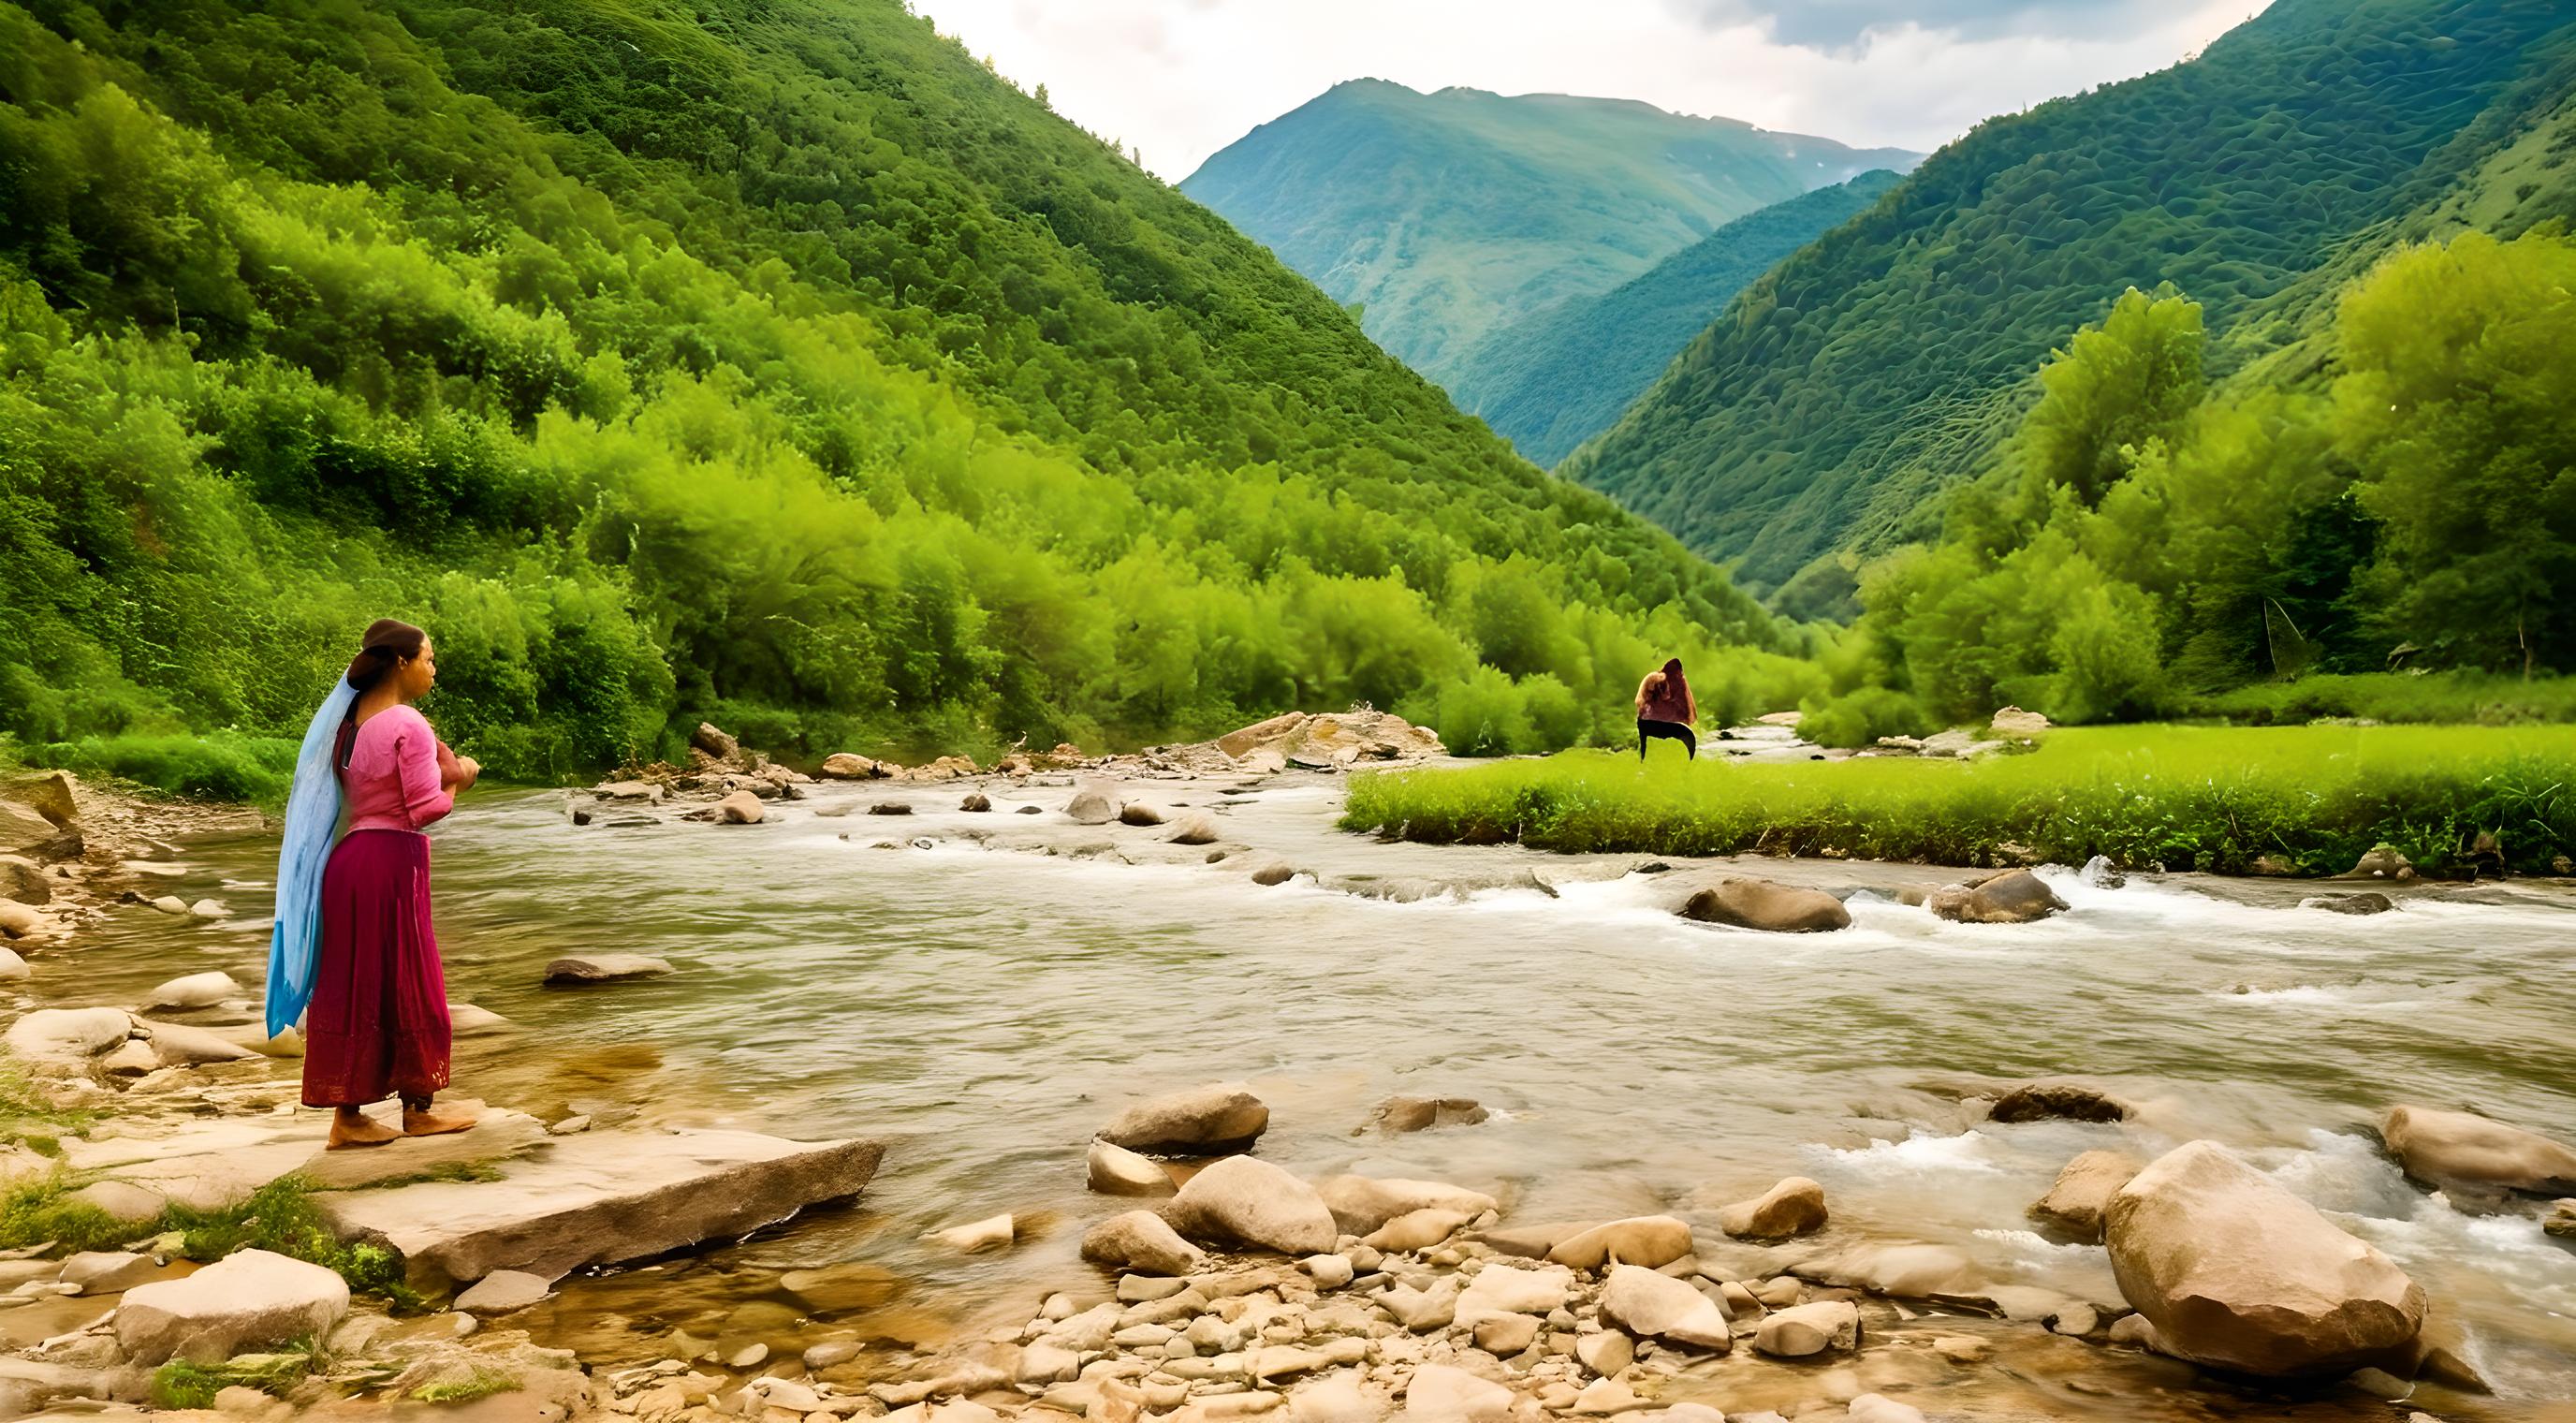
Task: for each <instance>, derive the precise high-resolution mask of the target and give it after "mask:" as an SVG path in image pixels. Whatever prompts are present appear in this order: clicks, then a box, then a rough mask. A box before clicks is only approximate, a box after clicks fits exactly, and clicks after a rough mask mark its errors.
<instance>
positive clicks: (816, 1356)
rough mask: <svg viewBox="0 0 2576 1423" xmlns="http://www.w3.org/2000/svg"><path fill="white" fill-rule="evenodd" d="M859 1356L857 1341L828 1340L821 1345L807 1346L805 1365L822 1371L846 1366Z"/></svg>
mask: <svg viewBox="0 0 2576 1423" xmlns="http://www.w3.org/2000/svg"><path fill="white" fill-rule="evenodd" d="M858 1356H859V1344H858V1341H857V1340H855V1339H826V1340H824V1341H823V1342H822V1343H820V1344H809V1345H807V1346H806V1348H805V1355H804V1363H805V1367H806V1368H808V1369H813V1370H822V1369H828V1368H831V1367H833V1366H835V1365H837V1364H846V1363H848V1362H849V1361H850V1360H852V1359H855V1358H857V1357H858Z"/></svg>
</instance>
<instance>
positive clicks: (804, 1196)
mask: <svg viewBox="0 0 2576 1423" xmlns="http://www.w3.org/2000/svg"><path fill="white" fill-rule="evenodd" d="M437 1140H445V1138H437ZM545 1140H546V1143H547V1144H546V1146H545V1148H544V1150H543V1151H540V1152H535V1153H531V1154H528V1155H524V1156H515V1157H511V1158H508V1159H506V1160H501V1161H498V1162H488V1163H486V1164H487V1165H489V1166H490V1167H491V1169H492V1170H494V1171H496V1172H498V1174H499V1179H498V1180H480V1181H445V1180H432V1181H422V1182H417V1183H415V1184H411V1185H404V1186H389V1187H379V1188H374V1189H366V1190H349V1191H329V1192H325V1193H322V1194H320V1195H318V1196H317V1197H316V1198H315V1199H316V1201H317V1202H319V1203H320V1205H321V1207H322V1210H323V1213H324V1214H325V1215H326V1216H328V1217H329V1218H330V1220H331V1223H332V1225H333V1226H334V1227H335V1228H336V1229H337V1230H338V1231H339V1232H340V1234H341V1235H342V1236H343V1237H344V1238H345V1237H348V1236H352V1235H356V1234H359V1233H363V1232H372V1233H373V1234H375V1235H378V1236H381V1237H383V1238H384V1239H385V1240H386V1241H387V1242H388V1243H390V1244H391V1245H392V1246H393V1247H394V1248H395V1249H396V1250H398V1251H400V1252H401V1254H402V1256H403V1260H404V1264H405V1266H406V1269H407V1274H408V1278H409V1280H410V1282H411V1284H412V1286H413V1288H415V1289H424V1290H437V1289H443V1288H446V1287H447V1286H448V1285H449V1284H450V1283H452V1282H455V1281H459V1280H479V1279H481V1278H483V1277H484V1276H486V1275H489V1274H491V1273H492V1272H493V1271H495V1270H525V1271H527V1272H528V1273H530V1274H532V1275H543V1276H545V1277H546V1278H548V1279H561V1278H562V1277H563V1276H565V1275H567V1274H570V1273H571V1272H573V1271H574V1270H577V1269H580V1268H581V1267H583V1266H585V1265H614V1264H620V1263H623V1262H625V1261H628V1260H639V1259H645V1258H648V1257H651V1256H655V1255H663V1254H667V1253H669V1252H671V1251H674V1250H679V1249H683V1248H685V1247H688V1246H692V1245H695V1244H697V1243H699V1242H700V1241H704V1240H719V1239H730V1238H733V1237H737V1236H741V1235H744V1234H746V1233H748V1232H750V1231H752V1230H754V1229H756V1228H758V1227H760V1226H764V1225H769V1224H771V1223H773V1222H776V1221H781V1220H785V1219H787V1218H788V1217H789V1216H792V1215H794V1214H796V1213H797V1212H798V1211H800V1210H802V1209H804V1208H805V1207H807V1206H810V1205H819V1204H821V1203H823V1202H826V1201H837V1200H846V1199H848V1198H849V1197H851V1196H855V1195H857V1194H858V1193H859V1191H860V1189H861V1188H862V1187H864V1186H866V1185H867V1183H868V1179H869V1178H870V1177H871V1176H873V1175H874V1174H875V1173H876V1168H877V1161H878V1159H879V1158H880V1157H881V1156H883V1155H884V1150H885V1149H884V1148H883V1147H882V1146H880V1145H878V1144H877V1143H875V1142H872V1141H785V1140H781V1139H780V1138H777V1137H773V1136H762V1135H759V1134H757V1133H754V1132H738V1131H658V1132H657V1131H645V1130H624V1129H601V1128H593V1129H592V1130H590V1131H587V1132H583V1133H581V1134H580V1135H578V1136H566V1137H549V1138H545ZM403 1145H406V1146H407V1145H410V1143H404V1144H403ZM396 1149H397V1148H395V1147H387V1148H383V1150H384V1151H393V1150H396ZM338 1154H340V1155H351V1154H358V1155H374V1154H376V1153H345V1152H344V1153H338Z"/></svg>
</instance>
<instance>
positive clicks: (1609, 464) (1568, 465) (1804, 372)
mask: <svg viewBox="0 0 2576 1423" xmlns="http://www.w3.org/2000/svg"><path fill="white" fill-rule="evenodd" d="M2570 34H2571V18H2570V15H2569V12H2568V11H2567V9H2566V7H2564V6H2562V5H2554V4H2547V3H2538V0H2359V3H2352V0H2278V3H2276V4H2274V5H2273V6H2272V7H2271V8H2270V9H2268V10H2266V11H2265V12H2264V13H2263V14H2262V15H2260V16H2259V17H2257V18H2255V19H2253V20H2251V21H2248V22H2247V23H2246V24H2245V25H2243V26H2241V27H2239V28H2238V29H2236V30H2234V31H2233V32H2231V33H2229V34H2228V35H2226V36H2225V37H2223V38H2221V39H2220V40H2219V41H2217V42H2216V43H2214V44H2212V45H2211V46H2210V47H2209V49H2208V50H2207V51H2206V53H2204V54H2203V55H2202V56H2201V57H2199V58H2198V59H2196V60H2193V61H2191V62H2188V63H2184V64H2181V65H2177V66H2175V67H2173V68H2171V69H2167V70H2164V71H2161V72H2159V73H2156V74H2152V75H2148V76H2145V77H2143V78H2140V79H2136V80H2132V81H2129V82H2127V83H2123V84H2117V85H2112V86H2109V87H2106V88H2103V89H2100V90H2097V91H2094V92H2091V93H2088V94H2084V95H2080V96H2077V97H2073V98H2068V99H2061V100H2056V101H2053V102H2050V103H2047V104H2043V105H2041V106H2039V107H2038V108H2036V109H2034V110H2032V111H2030V112H2029V113H2026V114H2020V115H2013V116H2008V117H2004V118H1999V119H1995V120H1992V121H1990V122H1988V123H1986V124H1983V125H1981V126H1980V127H1979V128H1978V129H1977V130H1976V131H1974V132H1973V133H1971V134H1969V135H1968V136H1967V137H1965V138H1963V139H1961V140H1960V141H1958V142H1957V143H1954V144H1952V145H1950V146H1949V147H1947V148H1945V149H1943V150H1942V151H1940V152H1939V153H1937V154H1934V155H1933V156H1932V157H1931V158H1930V159H1927V160H1926V161H1925V162H1924V163H1923V165H1922V166H1921V167H1920V168H1918V169H1917V170H1916V171H1915V172H1914V173H1913V174H1912V175H1911V176H1910V177H1909V178H1908V179H1907V180H1906V181H1905V182H1904V183H1902V184H1900V185H1899V186H1898V187H1897V189H1896V190H1895V192H1894V193H1893V194H1892V195H1890V197H1889V198H1888V199H1887V200H1886V201H1884V202H1882V203H1881V204H1880V205H1878V206H1877V207H1875V208H1873V209H1872V210H1871V211H1870V212H1869V213H1867V214H1865V215H1864V216H1863V217H1862V218H1860V219H1859V220H1857V221H1855V222H1852V223H1850V224H1848V225H1846V226H1844V227H1841V228H1837V229H1835V230H1834V231H1832V232H1830V233H1828V234H1826V235H1825V236H1824V237H1823V238H1822V239H1820V240H1819V241H1817V242H1816V243H1815V244H1814V245H1812V246H1810V247H1808V248H1807V249H1805V250H1804V251H1802V252H1800V253H1798V254H1797V255H1796V256H1794V257H1792V258H1790V259H1789V260H1788V261H1786V262H1784V263H1782V264H1781V265H1780V266H1779V267H1778V268H1776V269H1774V270H1773V271H1772V272H1771V273H1770V274H1769V275H1767V276H1766V277H1764V278H1763V279H1762V280H1761V281H1759V282H1757V283H1756V284H1755V285H1754V286H1752V287H1751V288H1749V289H1748V290H1746V291H1745V292H1744V294H1743V295H1741V296H1740V297H1738V298H1737V300H1736V301H1735V303H1734V304H1733V305H1732V306H1731V307H1730V308H1729V309H1728V310H1727V311H1726V313H1725V314H1724V315H1723V316H1721V317H1720V318H1719V319H1718V320H1717V321H1716V322H1715V323H1713V324H1712V325H1711V326H1710V327H1709V328H1708V329H1707V330H1706V331H1705V332H1703V333H1701V335H1700V336H1699V337H1698V338H1697V339H1696V340H1694V341H1693V342H1692V343H1691V345H1690V347H1689V349H1688V350H1687V351H1686V352H1685V353H1684V354H1683V356H1682V357H1681V359H1679V360H1678V361H1676V362H1675V363H1674V364H1673V366H1672V367H1671V368H1670V369H1669V370H1667V371H1666V372H1665V374H1664V375H1663V376H1662V378H1661V379H1660V380H1658V381H1657V383H1656V385H1655V387H1654V388H1653V389H1652V390H1651V391H1649V392H1648V393H1647V394H1646V395H1645V396H1644V397H1643V398H1642V399H1640V400H1639V401H1638V402H1637V403H1636V404H1635V405H1634V406H1633V407H1631V408H1630V410H1629V411H1628V413H1627V414H1626V415H1625V416H1624V417H1623V418H1622V419H1621V420H1620V422H1619V423H1618V424H1617V425H1615V426H1613V427H1612V428H1611V429H1609V430H1608V431H1605V432H1604V433H1603V434H1601V435H1600V436H1599V437H1597V438H1596V439H1595V440H1593V441H1592V442H1591V443H1590V444H1588V445H1586V446H1585V447H1583V448H1582V449H1580V450H1578V451H1577V452H1576V453H1575V454H1574V455H1573V456H1572V457H1570V458H1569V459H1568V460H1567V461H1566V462H1565V463H1564V464H1563V465H1562V466H1561V467H1560V471H1559V472H1560V473H1564V474H1567V475H1569V476H1571V477H1573V478H1577V479H1580V480H1582V481H1584V482H1586V483H1589V484H1591V485H1593V486H1595V487H1597V488H1601V489H1605V490H1608V491H1610V492H1611V493H1613V494H1615V495H1617V496H1618V497H1619V498H1620V500H1621V501H1622V502H1623V503H1625V504H1627V505H1628V506H1629V507H1630V508H1633V509H1637V510H1639V511H1641V512H1644V513H1646V514H1647V515H1649V516H1650V517H1652V518H1654V519H1655V520H1657V521H1658V522H1660V523H1662V524H1664V525H1665V526H1666V527H1668V528H1671V529H1673V530H1674V531H1675V532H1677V533H1679V534H1681V535H1682V537H1683V539H1684V540H1685V541H1686V542H1688V543H1690V544H1691V545H1692V546H1693V547H1695V548H1698V549H1700V550H1701V551H1703V552H1706V553H1708V554H1710V555H1712V556H1714V557H1718V558H1723V559H1734V560H1738V561H1739V562H1738V564H1737V566H1738V568H1739V571H1740V573H1741V575H1742V576H1743V577H1745V578H1746V579H1747V580H1748V581H1750V582H1752V583H1753V584H1755V585H1757V586H1775V585H1778V584H1779V583H1781V582H1782V581H1783V580H1785V579H1788V578H1789V577H1790V576H1791V575H1792V574H1793V573H1795V572H1797V571H1798V570H1799V569H1800V567H1801V566H1802V565H1804V564H1806V563H1808V561H1809V560H1811V559H1814V558H1815V557H1816V556H1817V555H1819V554H1821V553H1824V552H1825V551H1827V550H1829V549H1833V548H1836V547H1838V546H1842V547H1859V548H1864V549H1868V548H1878V547H1884V546H1886V545H1888V544H1889V543H1891V542H1893V541H1895V540H1897V539H1900V538H1903V537H1907V536H1910V535H1913V534H1916V533H1919V532H1921V531H1922V530H1923V529H1924V528H1925V527H1926V518H1927V516H1928V515H1929V513H1930V511H1931V509H1932V507H1933V506H1932V505H1931V503H1930V502H1929V496H1930V495H1931V494H1932V493H1933V492H1935V491H1936V490H1938V489H1939V488H1941V487H1942V486H1943V485H1944V484H1946V483H1948V482H1949V481H1952V480H1954V479H1956V478H1958V477H1959V476H1961V475H1962V474H1963V473H1965V472H1967V471H1969V470H1971V469H1973V468H1976V467H1977V466H1978V465H1979V464H1980V462H1981V461H1982V460H1984V459H1985V458H1986V457H1987V456H1988V455H1989V454H1990V453H1991V452H1992V451H1993V450H1994V448H1995V447H1996V444H1997V442H1998V441H1999V440H2000V439H2001V438H2002V436H2003V435H2005V434H2006V433H2007V432H2009V431H2010V430H2011V429H2012V428H2013V425H2014V422H2015V420H2016V419H2017V418H2018V415H2019V413H2020V412H2021V411H2022V410H2023V409H2024V408H2026V407H2027V406H2028V405H2029V403H2030V401H2031V400H2032V399H2033V398H2034V396H2035V394H2036V387H2035V385H2034V384H2033V382H2032V380H2031V372H2032V371H2033V370H2034V369H2035V368H2036V367H2037V366H2038V364H2039V362H2040V359H2041V357H2042V356H2044V355H2045V354H2046V353H2047V352H2048V351H2049V350H2050V349H2051V348H2052V347H2053V346H2054V345H2056V344H2057V343H2058V342H2061V341H2063V340H2064V339H2066V336H2067V334H2068V333H2069V332H2071V331H2073V330H2074V329H2075V328H2076V327H2078V326H2080V325H2084V324H2086V323H2090V322H2095V321H2098V320H2100V319H2101V318H2102V316H2103V314H2104V313H2105V312H2106V311H2107V310H2108V308H2109V304H2110V302H2111V301H2112V300H2113V298H2115V297H2117V296H2118V295H2119V293H2120V292H2121V291H2122V290H2123V289H2125V288H2127V287H2129V286H2132V285H2134V286H2138V287H2141V288H2154V287H2156V286H2157V285H2158V284H2159V283H2163V282H2171V283H2173V284H2175V285H2176V286H2177V287H2178V288H2180V289H2181V290H2182V291H2183V292H2184V293H2185V294H2186V295H2188V296H2189V297H2190V298H2192V299H2193V300H2194V301H2196V302H2198V303H2199V304H2200V306H2201V307H2202V309H2203V311H2204V313H2205V318H2206V321H2207V324H2208V328H2209V331H2210V333H2211V346H2210V369H2211V374H2212V375H2214V376H2223V375H2224V374H2225V373H2227V372H2228V371H2229V370H2231V369H2233V368H2234V367H2236V366H2238V365H2240V364H2243V363H2245V362H2249V361H2253V360H2256V359H2259V358H2262V357H2263V356H2264V355H2265V354H2266V353H2267V352H2269V351H2272V350H2274V349H2275V348H2276V347H2278V346H2279V345H2280V344H2281V343H2283V342H2285V341H2289V340H2293V339H2295V338H2296V337H2297V336H2298V335H2299V334H2300V333H2301V332H2302V331H2305V330H2308V329H2312V328H2313V326H2314V325H2315V322H2316V320H2317V307H2318V305H2319V304H2320V303H2327V302H2330V301H2331V300H2332V295H2333V293H2334V291H2335V290H2336V289H2337V285H2338V283H2339V281H2340V280H2342V279H2344V278H2348V277H2349V276H2350V275H2351V274H2352V273H2353V270H2354V264H2355V262H2356V261H2358V260H2360V259H2362V258H2363V257H2365V256H2366V255H2367V254H2369V253H2374V252H2377V251H2380V250H2384V249H2385V247H2386V245H2387V243H2388V242H2389V241H2390V240H2392V239H2393V238H2394V237H2395V236H2398V235H2401V232H2402V228H2403V223H2404V221H2405V220H2406V219H2408V217H2409V215H2410V214H2414V213H2417V212H2418V211H2419V210H2423V209H2426V208H2427V206H2428V205H2430V204H2437V203H2439V202H2441V201H2442V200H2443V199H2444V198H2445V196H2446V195H2448V194H2451V193H2452V192H2453V189H2454V187H2455V186H2456V185H2457V184H2458V183H2460V182H2461V181H2462V175H2463V174H2465V173H2469V172H2471V171H2472V170H2474V169H2475V168H2477V166H2478V165H2480V164H2481V163H2483V162H2485V161H2486V159H2487V156H2488V155H2489V154H2490V153H2491V152H2493V151H2495V150H2496V149H2498V148H2499V147H2509V146H2512V145H2513V144H2514V143H2515V142H2516V140H2517V138H2518V136H2519V135H2518V129H2519V126H2520V125H2522V124H2523V123H2524V122H2525V121H2526V118H2527V116H2528V115H2529V114H2530V113H2531V112H2532V111H2533V106H2534V105H2535V104H2539V103H2542V102H2544V101H2547V100H2549V99H2551V98H2552V96H2554V95H2556V94H2558V93H2559V92H2561V91H2558V90H2556V89H2555V88H2553V86H2554V85H2555V84H2557V83H2558V82H2559V81H2558V79H2557V78H2555V77H2553V76H2555V75H2558V74H2559V73H2560V71H2559V70H2558V68H2557V66H2558V65H2559V64H2560V63H2561V62H2562V61H2563V58H2564V56H2565V53H2566V50H2567V47H2568V42H2569V38H2570ZM2551 158H2552V155H2548V154H2545V153H2539V152H2533V153H2529V154H2526V155H2524V156H2523V158H2521V159H2519V160H2517V161H2518V162H2521V163H2523V164H2525V165H2526V166H2528V167H2530V168H2532V169H2533V170H2535V171H2537V170H2538V169H2539V168H2540V166H2541V165H2543V164H2545V163H2546V162H2548V161H2550V159H2551ZM2544 187H2545V185H2544V184H2543V183H2542V182H2541V181H2540V180H2539V179H2538V178H2537V177H2534V178H2531V179H2528V180H2526V181H2524V182H2518V183H2515V184H2513V185H2511V186H2510V187H2508V188H2506V189H2504V190H2503V191H2502V192H2500V193H2486V194H2484V195H2483V196H2482V197H2480V198H2479V201H2480V202H2482V203H2485V204H2487V205H2488V207H2490V208H2493V209H2494V210H2493V211H2484V210H2482V216H2481V219H2480V220H2481V221H2484V222H2488V223H2490V224H2497V225H2506V226H2509V225H2511V224H2513V223H2515V222H2517V221H2521V220H2524V219H2521V218H2517V216H2516V213H2517V211H2518V210H2519V209H2520V207H2521V205H2522V204H2524V203H2525V202H2526V201H2528V200H2530V199H2531V197H2532V196H2533V195H2538V194H2541V192H2542V190H2543V188H2544ZM2312 277H2323V278H2331V280H2306V279H2308V278H2312Z"/></svg>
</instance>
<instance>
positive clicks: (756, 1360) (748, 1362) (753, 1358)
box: [725, 1344, 769, 1369]
mask: <svg viewBox="0 0 2576 1423" xmlns="http://www.w3.org/2000/svg"><path fill="white" fill-rule="evenodd" d="M768 1358H769V1346H768V1345H766V1344H753V1345H749V1346H747V1347H745V1348H743V1349H741V1350H739V1351H737V1352H736V1353H735V1354H734V1356H733V1357H732V1358H729V1359H727V1360H725V1365H726V1367H728V1368H736V1369H756V1368H759V1367H760V1366H761V1364H762V1363H764V1362H766V1361H767V1360H768Z"/></svg>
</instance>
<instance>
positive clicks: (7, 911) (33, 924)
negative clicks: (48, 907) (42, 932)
mask: <svg viewBox="0 0 2576 1423" xmlns="http://www.w3.org/2000/svg"><path fill="white" fill-rule="evenodd" d="M44 925H45V916H44V915H42V914H39V913H37V912H36V911H35V908H34V907H33V906H32V905H26V904H21V903H19V902H18V901H17V900H14V899H0V938H10V939H23V938H26V937H27V936H28V935H30V934H33V933H35V932H36V931H37V930H38V929H41V928H43V927H44Z"/></svg>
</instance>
